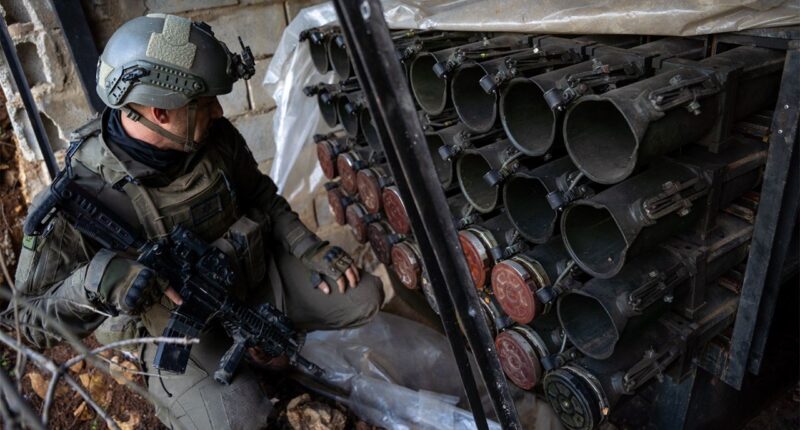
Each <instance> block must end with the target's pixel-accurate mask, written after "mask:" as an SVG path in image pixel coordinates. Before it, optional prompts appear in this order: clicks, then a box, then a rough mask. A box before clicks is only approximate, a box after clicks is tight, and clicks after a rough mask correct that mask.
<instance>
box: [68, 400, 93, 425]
mask: <svg viewBox="0 0 800 430" xmlns="http://www.w3.org/2000/svg"><path fill="white" fill-rule="evenodd" d="M72 416H74V417H76V418H78V420H79V421H89V420H90V419H92V411H91V409H89V405H87V404H86V402H85V401H84V402H81V404H80V406H78V408H77V409H75V411H74V412H72Z"/></svg>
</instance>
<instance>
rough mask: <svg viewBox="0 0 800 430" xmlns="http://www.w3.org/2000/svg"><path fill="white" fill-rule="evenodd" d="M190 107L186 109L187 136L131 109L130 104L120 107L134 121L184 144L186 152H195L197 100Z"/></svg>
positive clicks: (179, 143) (172, 140)
mask: <svg viewBox="0 0 800 430" xmlns="http://www.w3.org/2000/svg"><path fill="white" fill-rule="evenodd" d="M187 107H188V109H187V110H186V124H187V127H186V136H178V135H177V134H174V133H171V132H169V131H167V130H165V129H164V128H163V127H161V126H160V125H158V124H156V123H154V122H153V121H150V120H149V119H147V118H145V117H144V115H142V114H140V113H139V112H137V111H135V110H133V109H131V108H130V107H128V106H122V107H120V110H122V111H123V112H125V115H126V116H127V117H128V118H130V119H131V120H133V121H136V122H138V123H140V124H142V125H143V126H145V127H147V128H148V129H150V130H151V131H153V132H154V133H156V134H158V135H159V136H161V137H164V138H166V139H168V140H170V141H171V142H173V143H177V144H178V145H181V146H183V150H184V152H195V151H197V146H198V145H197V142H195V141H194V129H195V121H196V119H197V100H192V101H190V102H189V104H188V105H187Z"/></svg>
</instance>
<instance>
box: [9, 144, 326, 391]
mask: <svg viewBox="0 0 800 430" xmlns="http://www.w3.org/2000/svg"><path fill="white" fill-rule="evenodd" d="M71 149H72V148H71ZM68 155H71V154H68ZM69 165H70V161H69V159H68V160H67V166H69ZM56 213H60V214H61V215H62V216H63V217H64V218H65V219H66V220H67V222H69V223H70V224H72V225H73V226H74V227H75V228H76V229H78V231H80V232H81V233H83V234H85V235H86V236H88V237H90V238H92V239H93V240H95V241H96V242H97V243H99V244H100V245H101V246H103V247H105V248H107V249H111V250H115V251H121V252H127V251H131V250H135V251H136V253H138V255H139V257H138V258H137V261H138V262H140V263H142V264H143V265H145V266H147V267H148V268H150V269H152V270H153V271H154V272H155V273H156V274H158V276H160V277H161V278H162V279H165V280H167V281H168V282H169V284H170V285H171V286H172V287H173V288H175V289H176V290H178V293H179V294H180V295H181V298H183V303H182V304H181V305H179V306H177V307H176V308H175V309H174V310H173V311H172V314H171V315H170V318H169V322H168V323H167V327H166V328H165V329H164V333H163V336H165V337H190V338H196V337H198V336H199V335H200V333H201V332H202V331H203V329H204V328H205V326H206V325H207V324H208V323H209V322H210V321H211V320H214V319H216V320H219V321H220V322H221V324H222V326H223V327H224V328H225V330H226V331H227V333H228V335H230V336H231V338H233V345H232V346H231V347H230V349H228V351H227V352H226V353H225V355H224V356H223V357H222V359H221V360H220V363H219V368H218V369H217V371H216V372H215V373H214V379H216V380H217V381H218V382H220V383H222V384H226V385H227V384H229V383H230V381H231V378H232V377H233V373H234V372H235V371H236V368H237V367H238V366H239V362H240V361H241V359H242V357H243V355H244V352H245V351H246V349H247V348H249V347H258V348H260V349H261V350H263V351H264V352H265V353H267V354H269V355H271V356H278V355H281V354H283V353H285V354H286V355H287V356H288V357H289V362H290V363H292V364H293V365H296V366H301V367H303V368H305V369H306V370H308V371H309V372H311V373H312V374H314V375H316V376H320V375H322V374H323V373H324V371H323V370H322V369H321V368H320V367H319V366H317V365H315V364H314V363H311V362H310V361H308V360H307V359H305V358H303V357H302V356H301V355H300V348H301V345H300V343H299V342H298V340H297V332H295V330H294V329H293V327H292V322H291V321H290V320H289V318H288V317H287V316H286V315H285V314H283V313H282V312H281V311H279V310H278V309H276V308H275V307H274V306H272V305H270V304H269V303H264V304H262V305H260V306H258V307H257V308H252V307H249V306H245V305H244V304H242V303H241V302H240V301H239V300H237V299H236V298H235V297H234V296H232V295H231V293H230V289H231V286H232V285H233V284H234V281H235V277H236V273H234V271H233V269H232V265H231V262H230V260H229V258H228V256H227V255H225V253H223V252H222V251H221V250H219V249H217V248H216V247H214V246H211V245H209V244H207V243H205V242H204V241H203V240H202V239H200V238H199V237H197V236H196V235H195V234H193V233H192V232H191V231H190V230H188V229H186V228H184V227H181V226H175V227H174V228H173V229H172V231H171V232H170V233H169V235H167V236H166V237H163V238H160V239H158V240H146V239H145V238H143V237H141V236H140V235H138V234H137V232H136V230H135V229H134V228H133V227H131V226H130V225H129V224H128V223H126V222H125V221H124V220H123V219H122V218H120V217H119V216H118V215H117V214H115V213H113V212H112V211H111V210H109V209H108V208H107V207H106V206H105V205H104V204H103V203H101V202H100V201H99V200H98V199H97V198H95V197H94V196H93V195H92V194H91V193H90V192H89V191H88V190H86V189H84V188H83V187H81V186H80V185H79V184H78V183H76V182H75V180H74V177H73V175H72V173H71V169H70V168H69V167H67V169H64V170H62V171H60V172H59V174H58V175H57V176H56V178H55V179H54V180H53V183H52V184H51V185H50V188H49V189H48V190H47V194H46V196H45V198H44V200H43V202H42V204H41V205H39V206H38V207H36V208H35V209H34V211H33V212H31V213H30V214H29V216H28V218H27V219H26V220H25V226H24V231H25V234H26V235H40V234H42V233H43V231H44V228H45V227H46V226H47V224H48V223H49V220H50V219H51V218H52V217H53V216H55V214H56ZM190 350H191V345H179V344H173V343H161V344H159V345H158V350H157V352H156V357H155V359H154V360H153V366H154V367H155V368H157V369H162V370H166V371H171V372H177V373H184V372H185V371H186V365H187V363H188V361H189V352H190Z"/></svg>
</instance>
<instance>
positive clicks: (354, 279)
mask: <svg viewBox="0 0 800 430" xmlns="http://www.w3.org/2000/svg"><path fill="white" fill-rule="evenodd" d="M345 278H347V279H346V280H345ZM360 280H361V275H360V274H359V273H358V267H356V266H355V264H351V265H350V267H348V268H347V270H345V272H344V276H340V277H339V279H337V280H336V286H338V287H339V292H340V293H344V292H345V290H346V289H347V285H350V288H355V287H357V286H358V282H359V281H360ZM317 288H318V289H319V290H320V291H322V292H323V293H325V294H330V293H331V287H330V285H328V283H327V282H325V281H324V280H323V281H322V282H320V283H319V285H317Z"/></svg>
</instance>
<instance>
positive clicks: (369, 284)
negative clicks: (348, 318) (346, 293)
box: [348, 273, 384, 326]
mask: <svg viewBox="0 0 800 430" xmlns="http://www.w3.org/2000/svg"><path fill="white" fill-rule="evenodd" d="M350 294H352V296H351V300H352V301H353V302H354V304H353V305H354V306H353V309H352V311H353V320H352V322H351V323H350V324H348V325H349V326H357V325H361V324H365V323H367V322H368V321H369V320H370V319H372V317H374V316H375V315H376V314H377V313H378V311H379V310H381V307H382V306H383V300H384V293H383V283H382V282H381V279H380V278H378V277H377V276H373V275H370V274H369V273H362V275H361V281H360V282H359V283H358V287H356V288H355V289H352V290H350Z"/></svg>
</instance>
